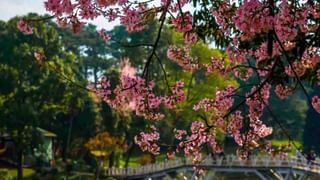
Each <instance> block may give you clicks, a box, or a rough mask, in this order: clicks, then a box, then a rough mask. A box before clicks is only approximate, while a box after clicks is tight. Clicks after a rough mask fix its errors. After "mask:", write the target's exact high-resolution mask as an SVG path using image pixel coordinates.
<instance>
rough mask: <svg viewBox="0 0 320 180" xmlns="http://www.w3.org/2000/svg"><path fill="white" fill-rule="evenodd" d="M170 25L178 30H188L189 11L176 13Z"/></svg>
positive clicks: (189, 27) (190, 26) (190, 25)
mask: <svg viewBox="0 0 320 180" xmlns="http://www.w3.org/2000/svg"><path fill="white" fill-rule="evenodd" d="M172 25H173V27H174V28H175V29H176V30H177V31H179V32H188V31H190V30H192V15H191V14H190V12H186V13H184V14H178V16H177V17H176V18H174V19H172Z"/></svg>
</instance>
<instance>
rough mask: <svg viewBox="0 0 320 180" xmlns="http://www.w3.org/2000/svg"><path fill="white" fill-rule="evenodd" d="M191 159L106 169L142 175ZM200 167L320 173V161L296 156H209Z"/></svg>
mask: <svg viewBox="0 0 320 180" xmlns="http://www.w3.org/2000/svg"><path fill="white" fill-rule="evenodd" d="M193 166H194V164H192V160H191V159H187V158H186V159H176V160H170V161H164V162H159V163H155V164H148V165H144V166H140V167H136V168H131V167H129V168H114V167H112V168H109V169H107V170H105V175H106V176H141V175H147V174H156V173H159V172H163V171H168V170H172V169H180V168H186V167H193ZM197 167H199V168H204V169H214V168H246V167H250V168H259V169H264V168H294V169H296V170H300V171H304V172H309V173H312V174H320V162H313V163H308V162H307V160H306V159H305V158H304V157H302V158H296V157H287V158H285V159H283V158H280V157H271V156H252V157H250V158H249V159H247V160H242V159H239V158H238V157H237V156H234V155H227V156H224V157H217V158H212V157H211V156H208V157H207V158H206V159H204V160H203V161H202V162H201V163H200V164H198V165H197Z"/></svg>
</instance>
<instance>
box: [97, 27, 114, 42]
mask: <svg viewBox="0 0 320 180" xmlns="http://www.w3.org/2000/svg"><path fill="white" fill-rule="evenodd" d="M98 33H99V35H100V37H101V38H102V39H103V41H104V42H105V43H108V42H109V41H110V39H111V37H110V36H109V35H108V34H107V32H106V30H105V29H101V30H100V31H98Z"/></svg>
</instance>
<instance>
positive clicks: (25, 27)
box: [17, 20, 33, 34]
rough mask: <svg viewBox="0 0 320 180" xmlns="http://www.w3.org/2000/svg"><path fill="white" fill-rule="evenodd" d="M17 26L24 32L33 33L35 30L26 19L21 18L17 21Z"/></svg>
mask: <svg viewBox="0 0 320 180" xmlns="http://www.w3.org/2000/svg"><path fill="white" fill-rule="evenodd" d="M17 28H18V29H19V30H20V31H21V32H23V33H24V34H32V33H33V30H32V28H31V27H30V26H29V25H28V23H27V22H26V21H24V20H20V21H18V22H17Z"/></svg>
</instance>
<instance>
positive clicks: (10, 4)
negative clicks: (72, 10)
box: [0, 0, 119, 30]
mask: <svg viewBox="0 0 320 180" xmlns="http://www.w3.org/2000/svg"><path fill="white" fill-rule="evenodd" d="M43 2H44V0H0V20H3V21H7V20H9V19H10V18H12V17H14V16H22V15H26V14H28V13H29V12H36V13H38V14H40V15H43V14H45V13H47V12H46V9H45V7H44V3H43ZM90 23H92V24H94V25H96V26H97V28H98V29H101V28H104V29H106V30H111V29H112V28H113V27H114V26H115V25H119V22H112V23H109V22H108V21H107V20H106V19H104V18H102V17H100V18H97V19H95V20H94V21H90Z"/></svg>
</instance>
